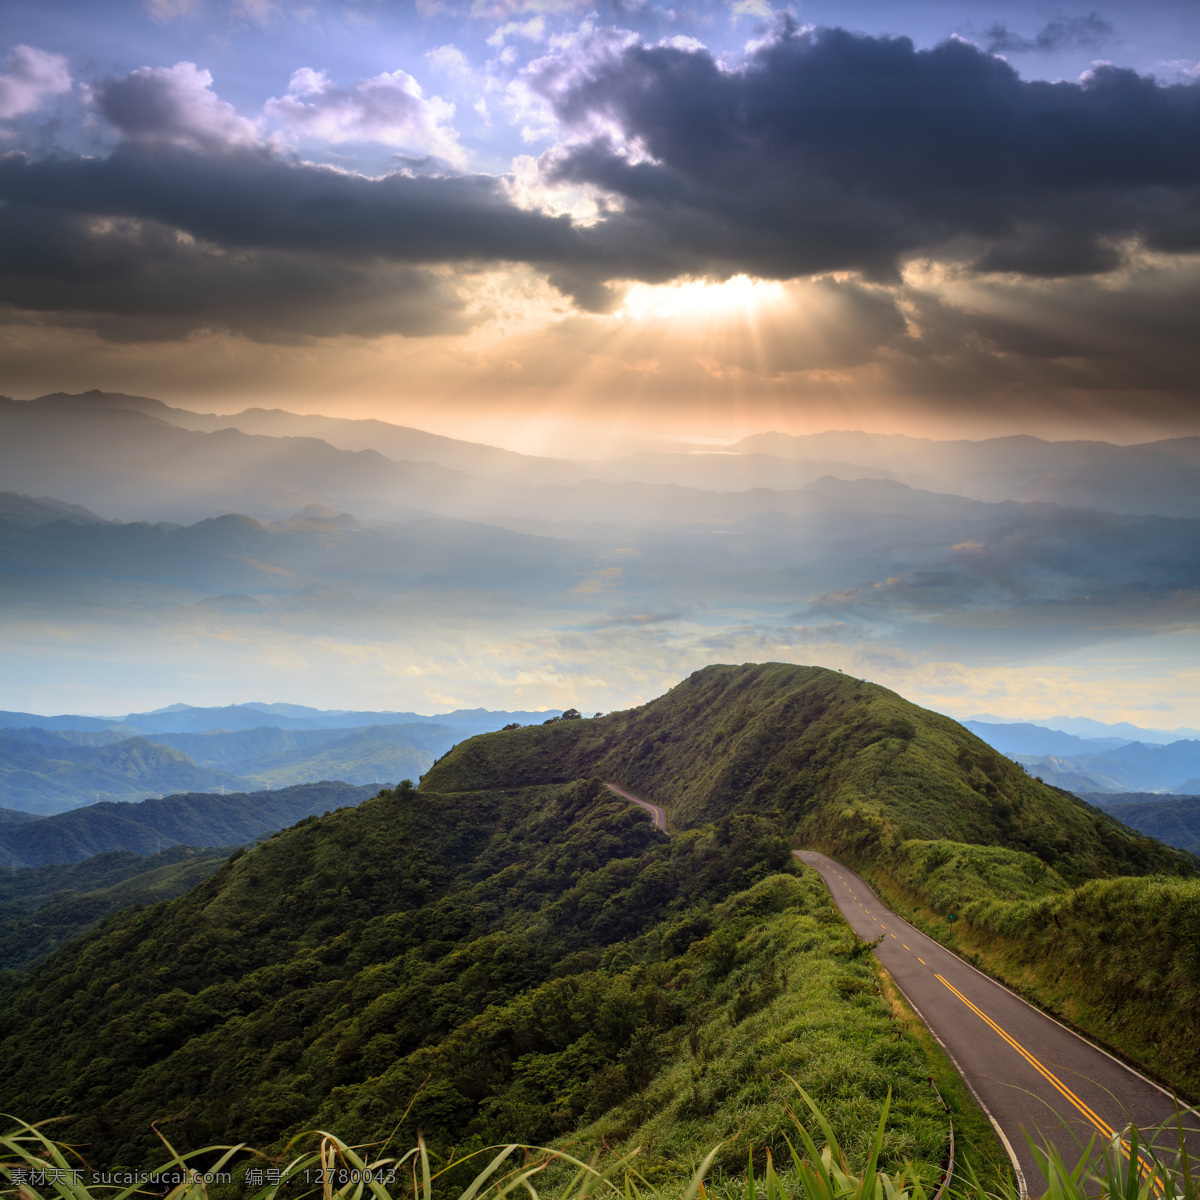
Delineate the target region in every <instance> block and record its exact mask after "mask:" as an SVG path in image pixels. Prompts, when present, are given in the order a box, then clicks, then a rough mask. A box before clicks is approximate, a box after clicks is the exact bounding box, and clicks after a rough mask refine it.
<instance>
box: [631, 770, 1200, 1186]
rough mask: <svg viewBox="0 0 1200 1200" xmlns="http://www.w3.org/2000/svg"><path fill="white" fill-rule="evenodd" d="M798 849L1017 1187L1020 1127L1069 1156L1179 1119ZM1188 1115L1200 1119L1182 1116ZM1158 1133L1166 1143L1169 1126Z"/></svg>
mask: <svg viewBox="0 0 1200 1200" xmlns="http://www.w3.org/2000/svg"><path fill="white" fill-rule="evenodd" d="M609 786H610V787H611V786H612V785H611V784H610V785H609ZM614 790H618V791H619V790H620V789H614ZM622 794H624V795H627V794H628V793H622ZM629 798H630V799H633V798H634V797H632V796H631V797H629ZM660 811H661V810H660ZM794 853H795V855H796V857H797V858H798V859H800V860H801V861H802V862H804V863H806V864H807V865H808V866H810V867H812V868H814V870H816V871H817V872H818V873H819V874H820V876H821V878H822V879H823V880H824V881H825V883H826V885H827V886H828V888H829V891H830V893H831V895H832V896H833V899H834V901H835V902H836V904H837V906H838V908H839V909H841V911H842V915H843V916H844V917H845V918H846V920H847V921H849V922H850V926H851V928H852V929H853V930H854V931H855V933H857V934H858V936H859V937H861V938H863V939H864V940H865V941H874V940H875V939H876V938H878V937H879V936H880V935H881V934H882V935H883V941H882V942H881V943H880V945H879V946H877V947H876V949H875V953H876V955H877V956H878V958H879V961H880V962H881V963H883V965H884V966H885V967H886V968H887V969H888V971H889V972H890V973H891V975H892V978H893V979H895V981H896V984H897V985H898V986H899V988H900V990H901V991H902V992H903V993H904V995H905V997H906V998H907V999H908V1001H909V1003H910V1004H911V1005H912V1007H913V1008H914V1009H915V1010H916V1011H917V1014H918V1015H919V1016H920V1018H921V1020H922V1021H924V1022H925V1024H926V1025H927V1026H928V1028H929V1030H930V1032H931V1033H932V1034H933V1035H934V1037H936V1038H937V1039H938V1041H939V1042H940V1043H941V1044H942V1046H943V1048H944V1049H945V1050H946V1051H947V1052H948V1053H949V1055H950V1057H951V1059H952V1060H953V1061H954V1065H955V1066H956V1067H957V1068H958V1070H959V1073H960V1074H961V1075H962V1077H963V1079H964V1080H966V1083H967V1086H968V1087H969V1088H970V1089H971V1091H972V1092H973V1093H974V1094H975V1098H976V1099H977V1100H978V1101H979V1102H980V1104H981V1105H982V1107H983V1109H984V1111H985V1112H986V1113H987V1115H988V1116H989V1117H990V1118H991V1121H992V1124H993V1125H994V1126H995V1127H996V1131H997V1132H998V1133H999V1134H1000V1137H1001V1140H1002V1141H1003V1142H1004V1144H1005V1149H1007V1150H1008V1153H1009V1157H1010V1158H1011V1159H1013V1161H1014V1163H1015V1165H1016V1166H1017V1168H1018V1170H1019V1176H1018V1182H1019V1183H1020V1185H1021V1191H1022V1194H1023V1195H1024V1194H1027V1191H1032V1192H1033V1193H1034V1194H1040V1193H1041V1192H1042V1191H1043V1190H1044V1188H1043V1186H1042V1175H1041V1172H1040V1171H1039V1169H1038V1167H1037V1163H1036V1160H1035V1159H1034V1157H1033V1153H1032V1151H1031V1150H1030V1147H1029V1144H1028V1142H1027V1141H1026V1138H1025V1132H1026V1131H1027V1132H1028V1133H1029V1134H1030V1135H1031V1136H1032V1137H1033V1138H1034V1140H1035V1141H1036V1142H1037V1143H1038V1144H1041V1143H1042V1142H1043V1140H1048V1141H1050V1142H1051V1143H1053V1144H1054V1145H1055V1146H1057V1147H1058V1149H1059V1150H1060V1152H1061V1153H1062V1156H1063V1158H1064V1159H1065V1160H1066V1162H1067V1163H1068V1164H1069V1165H1071V1166H1074V1164H1075V1163H1076V1162H1077V1161H1078V1160H1079V1157H1080V1154H1081V1150H1082V1148H1083V1147H1084V1146H1086V1145H1087V1143H1088V1142H1089V1141H1090V1139H1091V1138H1092V1137H1093V1135H1095V1137H1096V1141H1097V1148H1100V1146H1101V1145H1102V1144H1103V1143H1104V1142H1106V1141H1108V1140H1109V1139H1111V1138H1112V1137H1113V1136H1114V1134H1120V1133H1121V1132H1122V1130H1124V1129H1125V1127H1126V1126H1127V1125H1129V1124H1134V1125H1136V1126H1137V1127H1138V1129H1139V1131H1140V1132H1143V1133H1146V1134H1149V1133H1150V1132H1151V1131H1153V1130H1154V1129H1156V1128H1157V1127H1158V1126H1159V1125H1161V1124H1162V1123H1163V1122H1165V1121H1168V1120H1171V1121H1173V1120H1174V1114H1175V1106H1174V1103H1173V1101H1172V1098H1171V1096H1170V1095H1169V1094H1168V1093H1167V1092H1166V1091H1164V1090H1163V1089H1162V1088H1160V1087H1159V1086H1158V1085H1157V1084H1154V1083H1151V1082H1150V1081H1149V1080H1148V1079H1146V1078H1144V1077H1143V1076H1141V1075H1139V1074H1138V1073H1137V1072H1136V1071H1134V1070H1133V1069H1132V1068H1130V1067H1127V1066H1125V1064H1124V1063H1122V1062H1120V1061H1118V1060H1117V1059H1115V1058H1113V1057H1112V1056H1111V1055H1110V1054H1107V1053H1106V1052H1105V1051H1103V1050H1100V1049H1099V1048H1097V1047H1096V1046H1093V1045H1092V1044H1091V1043H1090V1042H1087V1041H1084V1039H1083V1038H1081V1037H1079V1036H1078V1035H1077V1034H1075V1033H1072V1032H1071V1031H1070V1030H1069V1029H1067V1028H1065V1027H1064V1026H1062V1025H1060V1024H1059V1023H1058V1022H1057V1021H1055V1020H1053V1019H1052V1018H1051V1017H1048V1016H1046V1015H1045V1013H1042V1012H1040V1011H1039V1010H1038V1009H1036V1008H1033V1007H1032V1006H1030V1005H1029V1004H1026V1003H1025V1001H1024V1000H1021V999H1020V998H1019V997H1018V996H1015V995H1014V994H1013V993H1012V992H1010V991H1009V990H1008V989H1007V988H1005V987H1004V986H1002V985H1001V984H999V983H996V982H995V981H994V980H992V979H989V978H988V977H987V976H986V975H983V974H981V973H980V972H979V971H976V970H975V968H974V967H972V966H970V965H969V964H968V963H966V962H964V961H963V960H962V959H961V958H959V957H958V956H957V955H955V954H953V953H951V952H950V951H949V950H947V949H945V947H943V946H941V945H940V944H939V943H937V942H935V941H933V940H932V939H931V938H928V937H926V936H925V935H924V934H923V933H920V932H919V931H918V930H916V929H914V928H913V926H911V925H910V924H909V923H908V922H907V921H904V920H901V918H900V917H898V916H896V914H895V913H893V912H892V911H891V910H890V909H888V908H885V907H884V905H883V904H882V903H881V902H880V900H879V898H878V897H877V896H876V895H875V893H874V892H873V891H871V889H870V888H869V887H868V886H867V884H866V883H865V882H864V881H863V880H862V879H861V878H859V876H857V875H855V874H854V872H853V871H850V870H848V869H847V868H846V867H843V866H842V865H841V864H840V863H837V862H835V861H834V860H833V859H831V858H828V857H826V856H825V855H824V854H818V853H816V852H814V851H807V850H797V851H795V852H794ZM1187 1124H1191V1125H1193V1126H1194V1125H1195V1124H1196V1121H1195V1119H1192V1120H1191V1121H1190V1122H1189V1121H1188V1120H1187V1119H1186V1118H1185V1125H1187ZM1164 1142H1165V1146H1166V1147H1169V1146H1170V1145H1171V1144H1172V1139H1171V1136H1170V1135H1169V1134H1168V1135H1166V1136H1165V1138H1164ZM1173 1144H1174V1145H1175V1146H1176V1147H1178V1134H1177V1133H1176V1134H1175V1135H1174V1141H1173ZM1188 1149H1189V1156H1190V1154H1191V1153H1192V1152H1193V1151H1194V1152H1196V1153H1198V1154H1200V1137H1198V1136H1197V1135H1195V1134H1191V1135H1189V1136H1188ZM1164 1157H1172V1156H1171V1155H1169V1154H1166V1155H1164Z"/></svg>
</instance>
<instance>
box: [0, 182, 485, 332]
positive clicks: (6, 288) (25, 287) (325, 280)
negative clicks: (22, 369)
mask: <svg viewBox="0 0 1200 1200" xmlns="http://www.w3.org/2000/svg"><path fill="white" fill-rule="evenodd" d="M0 304H4V305H8V306H9V307H10V308H12V309H14V310H17V311H20V312H27V313H30V312H34V313H40V314H43V316H44V317H46V316H49V317H50V318H51V319H53V320H55V321H56V323H58V324H62V325H66V326H78V325H82V326H86V327H88V328H91V329H94V330H95V331H96V332H98V333H99V334H100V335H101V336H102V337H104V338H106V339H107V340H109V341H161V340H174V339H177V338H180V337H184V336H186V335H188V334H190V333H192V332H194V331H196V330H199V329H226V330H231V331H233V332H235V333H240V334H243V335H245V336H247V337H249V338H251V339H253V340H255V341H263V342H294V341H296V340H298V339H304V338H308V337H314V336H328V335H333V334H356V335H359V336H367V337H369V336H376V335H381V334H389V333H401V334H405V335H408V336H421V335H428V334H435V333H459V332H464V331H465V330H466V329H468V328H469V327H470V325H471V322H470V321H469V320H468V319H467V318H466V316H465V314H464V307H465V306H464V303H463V301H462V300H461V298H460V297H459V296H458V294H457V293H456V291H455V290H454V289H453V288H452V287H450V286H449V285H448V284H447V283H446V282H445V281H444V280H441V279H439V278H437V277H436V276H435V275H433V274H432V273H430V272H429V271H427V270H422V269H420V268H416V267H411V266H405V265H399V264H394V263H370V264H365V263H360V262H354V261H344V260H343V261H339V260H337V259H334V258H331V257H329V256H320V255H312V254H295V253H288V252H286V251H271V250H267V251H262V250H258V251H242V252H239V253H235V254H230V253H228V252H226V251H223V250H219V249H216V248H214V247H213V246H211V245H206V244H204V243H199V242H196V241H195V240H194V239H192V238H181V237H180V236H179V235H178V233H176V232H175V231H174V230H172V229H170V228H167V227H165V226H163V225H160V224H158V223H156V222H153V221H145V220H141V221H133V220H129V219H118V220H111V219H109V220H100V219H97V218H92V217H84V216H80V215H78V214H74V213H63V212H61V211H58V212H55V211H52V210H51V211H45V210H38V209H34V208H31V207H29V206H27V205H19V204H9V205H6V206H4V207H3V208H0Z"/></svg>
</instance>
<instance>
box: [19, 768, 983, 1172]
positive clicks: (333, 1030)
mask: <svg viewBox="0 0 1200 1200" xmlns="http://www.w3.org/2000/svg"><path fill="white" fill-rule="evenodd" d="M864 951H865V947H864V945H863V944H862V943H859V942H857V941H856V939H855V938H854V937H853V935H852V934H851V933H850V931H849V930H848V928H847V927H846V926H845V925H844V923H843V922H842V921H841V918H840V917H839V916H837V915H836V913H835V912H834V911H833V910H832V909H831V907H830V905H829V900H828V896H827V894H826V893H825V892H824V889H823V888H822V886H821V885H820V884H819V882H818V881H817V880H816V877H815V875H813V874H811V873H810V872H807V871H803V872H801V870H800V869H799V868H797V867H796V866H795V865H794V860H793V859H792V857H791V854H790V849H789V846H788V843H787V842H786V840H785V839H784V838H782V837H781V836H780V834H779V831H778V829H777V827H776V826H775V825H774V823H773V822H771V821H770V820H768V819H765V818H763V817H758V816H753V815H748V814H738V815H734V816H731V817H728V818H725V819H723V820H721V821H718V822H717V823H715V824H712V825H707V826H703V827H700V828H697V829H695V830H690V831H687V832H684V833H681V834H678V835H675V836H674V837H672V838H670V839H668V838H667V837H666V836H665V835H663V834H661V833H659V832H658V831H656V830H655V829H654V828H653V825H652V823H651V822H650V820H649V819H648V817H647V816H646V814H645V813H643V812H642V811H641V810H639V809H636V808H633V807H631V806H629V805H628V804H626V803H625V802H624V801H621V800H618V799H616V798H615V797H613V796H612V794H611V793H609V792H608V791H607V790H606V789H604V788H603V786H602V784H601V783H600V782H599V781H597V780H590V781H588V780H581V781H576V782H573V783H570V784H564V785H550V786H545V787H532V788H519V789H499V790H492V791H487V792H478V793H469V794H461V793H460V794H457V795H453V796H445V795H439V794H437V793H435V792H430V791H426V790H424V789H423V790H422V791H421V792H419V793H418V792H416V791H414V790H412V789H410V788H399V789H396V790H395V791H391V792H383V793H381V794H380V795H379V796H377V797H376V798H374V799H371V800H369V801H367V802H366V803H365V804H363V805H361V806H359V807H357V808H347V809H342V810H340V811H338V812H336V813H334V814H332V815H330V816H327V817H324V818H319V819H318V818H312V819H309V820H308V821H305V822H301V823H300V824H299V825H298V826H295V827H293V828H291V829H289V830H286V831H284V832H282V833H279V834H277V835H276V836H274V837H273V838H270V839H268V840H267V841H265V842H263V843H261V844H260V845H258V846H256V847H255V848H254V849H251V850H249V851H247V852H245V853H242V854H239V855H235V856H234V857H233V858H232V859H231V860H230V861H229V862H228V863H227V865H226V866H225V867H223V868H222V870H221V871H219V872H218V873H217V874H216V875H214V876H212V877H211V878H209V879H208V880H206V881H205V882H203V883H201V884H200V885H199V886H198V887H197V888H196V889H195V890H194V891H193V892H191V893H190V894H189V895H187V896H185V897H182V898H180V899H177V900H173V901H170V902H169V903H166V904H163V905H159V906H156V907H154V908H148V909H143V910H140V911H134V912H126V913H122V914H118V915H116V916H113V917H110V918H109V919H108V920H107V921H105V922H104V923H103V924H102V925H101V926H100V927H99V928H98V929H97V930H96V931H94V932H93V933H91V934H89V935H86V936H85V937H83V938H81V939H80V940H79V941H77V942H76V943H74V944H72V945H70V946H67V947H64V948H63V949H62V950H60V951H59V952H58V953H57V954H56V955H54V956H53V957H52V958H51V959H50V960H49V961H48V962H46V963H45V964H44V965H43V966H41V967H40V968H38V969H37V970H35V971H34V972H33V974H32V976H30V977H29V978H28V980H25V979H12V980H10V981H9V983H8V985H7V987H6V989H5V992H4V994H3V995H2V996H0V1005H2V1011H3V1014H4V1016H3V1021H4V1027H3V1034H4V1040H3V1043H2V1045H0V1106H2V1107H3V1109H4V1110H5V1111H8V1112H17V1113H29V1114H35V1115H36V1116H37V1117H38V1118H39V1119H40V1118H44V1117H46V1116H52V1115H53V1116H59V1115H67V1114H77V1115H76V1116H74V1117H73V1118H72V1119H71V1120H70V1121H68V1122H66V1123H65V1124H64V1125H63V1126H62V1127H61V1135H62V1136H63V1137H65V1138H67V1139H68V1140H72V1141H82V1142H86V1143H87V1144H88V1146H89V1147H90V1150H89V1153H90V1154H91V1155H92V1156H93V1157H96V1158H99V1159H101V1160H103V1161H105V1162H111V1163H138V1162H142V1161H146V1160H148V1159H151V1158H153V1157H154V1155H155V1153H156V1152H157V1146H158V1143H157V1138H156V1136H155V1134H154V1132H153V1130H152V1129H151V1127H150V1123H151V1121H153V1120H155V1119H159V1118H167V1120H166V1122H165V1125H164V1128H165V1129H166V1130H167V1131H168V1132H169V1133H170V1136H171V1137H172V1139H173V1140H175V1141H176V1142H178V1143H183V1144H188V1145H201V1144H204V1143H207V1142H212V1141H225V1140H234V1139H242V1138H245V1139H248V1140H250V1141H251V1142H254V1143H257V1144H271V1143H274V1142H277V1141H278V1140H279V1139H281V1138H283V1137H284V1136H285V1135H287V1134H288V1133H289V1132H291V1131H294V1130H296V1129H300V1128H307V1127H311V1126H313V1125H314V1124H316V1125H320V1126H322V1127H327V1128H328V1127H332V1128H337V1129H338V1130H339V1132H340V1133H342V1134H343V1136H345V1137H347V1138H348V1139H350V1140H362V1139H371V1138H380V1137H387V1136H388V1135H390V1134H392V1133H393V1131H396V1132H397V1136H398V1137H401V1138H402V1139H404V1138H412V1137H413V1136H415V1133H416V1130H417V1129H418V1128H421V1129H423V1130H424V1133H425V1135H426V1137H427V1138H428V1139H429V1141H430V1144H431V1146H432V1147H433V1149H434V1150H435V1152H436V1153H439V1154H444V1153H446V1152H448V1151H449V1150H450V1149H451V1148H452V1147H454V1146H458V1147H460V1148H461V1147H463V1146H470V1145H471V1144H474V1143H480V1144H483V1143H487V1142H490V1141H494V1140H496V1139H500V1140H513V1139H516V1140H525V1141H531V1142H537V1141H542V1142H545V1141H548V1140H550V1139H553V1138H566V1139H568V1140H576V1141H578V1140H580V1139H582V1140H583V1141H584V1142H587V1143H588V1144H590V1145H591V1146H593V1147H595V1146H596V1145H598V1144H599V1139H601V1138H603V1139H604V1142H605V1144H607V1145H609V1146H610V1147H613V1146H615V1145H617V1144H619V1143H621V1142H622V1140H623V1139H624V1140H628V1139H636V1140H637V1141H639V1142H641V1143H644V1144H646V1145H647V1147H648V1153H647V1157H646V1159H645V1163H644V1165H645V1168H646V1169H647V1170H660V1171H661V1170H667V1169H668V1168H667V1166H666V1164H667V1163H670V1164H673V1165H672V1167H671V1168H670V1169H673V1170H679V1169H681V1166H682V1165H683V1164H686V1161H687V1160H688V1158H689V1157H691V1156H693V1155H694V1154H696V1153H697V1152H700V1151H701V1150H703V1149H707V1148H709V1147H710V1146H711V1145H713V1144H715V1143H716V1142H718V1141H720V1140H722V1139H724V1138H733V1139H740V1140H731V1141H730V1142H729V1144H728V1147H727V1149H726V1151H725V1152H724V1153H725V1154H726V1159H725V1160H724V1166H725V1167H726V1168H727V1169H730V1170H733V1169H737V1167H738V1166H739V1165H740V1164H743V1163H744V1161H745V1155H746V1154H747V1153H748V1152H749V1151H750V1150H751V1149H752V1148H753V1149H754V1150H755V1151H756V1153H758V1154H760V1155H761V1154H762V1153H763V1150H764V1147H765V1146H766V1145H767V1144H769V1142H770V1139H772V1138H776V1140H778V1139H777V1134H778V1131H779V1130H780V1128H781V1127H782V1122H783V1120H784V1115H783V1111H782V1101H783V1099H784V1097H785V1096H786V1091H785V1090H784V1089H785V1087H786V1081H785V1080H784V1079H783V1078H782V1075H781V1073H780V1072H781V1071H782V1070H789V1071H791V1072H792V1073H794V1074H797V1075H798V1077H800V1078H802V1079H803V1080H804V1081H805V1084H806V1086H808V1087H809V1088H810V1089H811V1090H812V1091H813V1093H814V1094H815V1095H817V1096H818V1097H819V1098H820V1099H821V1100H822V1101H823V1102H824V1103H826V1104H827V1106H828V1107H829V1109H830V1111H831V1113H832V1114H833V1116H834V1119H835V1121H836V1122H837V1124H838V1127H839V1129H840V1131H841V1132H842V1133H843V1134H844V1135H845V1136H846V1137H847V1139H848V1141H849V1143H850V1144H851V1145H852V1146H857V1149H859V1150H861V1149H864V1147H863V1146H862V1145H861V1141H862V1136H863V1131H862V1127H863V1126H864V1124H869V1120H868V1121H866V1122H864V1118H871V1117H872V1114H877V1113H878V1111H879V1108H880V1106H881V1104H882V1101H883V1099H884V1097H885V1096H886V1094H887V1090H888V1088H889V1087H891V1088H892V1089H893V1092H894V1095H895V1105H896V1109H895V1111H896V1113H897V1119H896V1120H895V1121H894V1122H893V1125H892V1132H891V1133H890V1134H889V1142H888V1145H887V1147H886V1154H887V1156H888V1159H889V1161H895V1162H899V1161H902V1160H904V1159H907V1158H910V1157H911V1158H914V1159H916V1160H917V1161H918V1162H919V1163H922V1164H923V1165H924V1168H925V1171H926V1174H927V1176H931V1177H936V1173H937V1171H938V1163H939V1161H940V1158H941V1154H942V1148H943V1141H944V1138H945V1133H946V1126H945V1115H944V1113H943V1112H942V1109H941V1106H940V1104H939V1103H938V1102H937V1101H936V1099H935V1097H934V1096H933V1094H932V1091H931V1089H930V1088H929V1086H928V1084H927V1083H926V1076H927V1075H929V1074H930V1072H931V1069H935V1068H933V1067H931V1063H930V1054H929V1051H928V1048H927V1047H924V1046H923V1045H922V1044H920V1043H919V1042H917V1041H915V1040H913V1039H912V1038H910V1037H907V1036H906V1037H898V1036H897V1033H896V1029H895V1026H894V1024H893V1021H892V1019H891V1012H890V1010H889V1007H888V1005H887V1003H886V1002H885V1001H884V1000H883V999H882V998H881V997H880V996H879V995H878V993H877V990H876V983H875V976H874V974H873V972H872V968H871V965H870V964H871V961H872V960H871V959H870V956H869V955H868V954H865V953H864ZM944 1066H945V1064H944V1063H942V1067H943V1068H944ZM948 1094H949V1095H950V1096H951V1098H952V1099H951V1102H952V1104H955V1105H957V1106H958V1108H957V1110H956V1111H958V1112H959V1113H960V1115H961V1119H962V1121H963V1122H965V1123H966V1124H967V1125H969V1124H970V1122H971V1120H972V1119H975V1117H976V1114H973V1113H972V1112H971V1111H970V1110H971V1106H970V1104H969V1101H967V1100H966V1099H965V1097H963V1096H959V1097H957V1098H955V1093H954V1091H953V1088H950V1089H949V1092H948ZM406 1112H407V1117H405V1116H404V1114H405V1113H406ZM747 1114H753V1117H754V1120H753V1121H752V1122H751V1123H749V1124H747V1122H746V1116H747ZM402 1117H403V1118H404V1119H403V1120H402V1119H401V1118H402ZM979 1120H980V1121H982V1118H979ZM750 1139H753V1147H752V1146H751V1141H750ZM978 1140H979V1145H980V1147H981V1149H980V1156H981V1159H982V1160H983V1162H984V1166H985V1169H987V1162H988V1159H989V1155H990V1156H992V1158H993V1159H994V1161H997V1162H998V1161H999V1160H1000V1158H1001V1156H1000V1154H999V1152H998V1150H997V1148H996V1147H995V1145H994V1143H993V1142H992V1140H991V1135H990V1133H989V1132H988V1130H987V1127H986V1125H982V1124H981V1126H980V1130H979V1138H978ZM780 1148H781V1147H779V1146H778V1145H777V1146H776V1149H780ZM656 1164H658V1165H657V1166H656Z"/></svg>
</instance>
